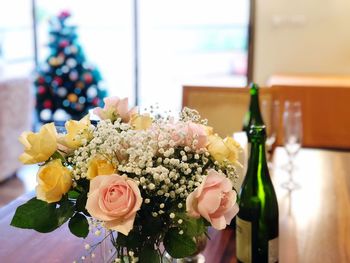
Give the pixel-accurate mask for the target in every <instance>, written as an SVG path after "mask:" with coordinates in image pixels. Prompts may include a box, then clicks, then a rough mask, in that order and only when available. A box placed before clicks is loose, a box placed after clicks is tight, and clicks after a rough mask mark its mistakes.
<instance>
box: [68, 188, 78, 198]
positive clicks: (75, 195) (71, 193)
mask: <svg viewBox="0 0 350 263" xmlns="http://www.w3.org/2000/svg"><path fill="white" fill-rule="evenodd" d="M79 195H80V193H79V192H77V191H75V190H70V191H69V192H68V198H70V199H77V198H78V197H79Z"/></svg>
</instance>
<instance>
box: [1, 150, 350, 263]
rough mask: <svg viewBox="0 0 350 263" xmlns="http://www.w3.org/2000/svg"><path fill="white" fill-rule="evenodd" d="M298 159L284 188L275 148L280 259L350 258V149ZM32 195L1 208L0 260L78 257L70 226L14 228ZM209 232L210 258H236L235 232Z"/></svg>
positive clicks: (225, 261)
mask: <svg viewBox="0 0 350 263" xmlns="http://www.w3.org/2000/svg"><path fill="white" fill-rule="evenodd" d="M295 163H296V169H295V172H294V179H295V180H296V181H297V182H298V183H299V185H300V188H299V189H297V190H294V191H293V192H288V191H287V190H285V189H283V188H281V187H280V185H281V183H282V182H284V181H286V180H287V179H288V173H287V172H286V169H285V165H286V164H287V156H286V154H285V152H284V149H283V148H277V149H276V151H275V154H274V161H273V167H272V168H271V169H270V171H271V174H272V178H273V183H274V186H275V189H276V193H277V196H278V201H279V219H280V230H279V232H280V235H279V255H280V262H282V263H284V262H305V263H306V262H307V263H310V262H311V263H312V262H323V263H327V262H332V263H333V262H350V200H349V199H350V152H341V151H329V150H318V149H302V150H301V151H300V152H299V154H298V155H297V157H296V159H295ZM29 197H30V196H28V195H26V196H23V197H21V198H19V199H17V200H15V201H14V202H12V203H11V204H9V205H8V206H6V207H4V208H2V209H1V210H0V244H1V246H0V261H1V262H10V263H14V262H28V263H31V262H50V263H51V262H72V261H73V260H76V259H79V258H80V256H81V255H83V254H84V242H86V241H85V240H83V239H79V238H76V237H74V236H73V235H71V234H70V233H69V231H68V229H67V226H66V225H64V226H63V227H61V228H60V229H58V230H56V231H54V232H52V233H49V234H40V233H37V232H35V231H32V230H23V229H16V228H13V227H11V226H9V223H10V221H11V218H12V216H13V213H14V211H15V208H16V207H17V206H18V205H19V204H21V203H23V202H24V201H25V200H27V199H28V198H29ZM210 236H211V240H209V241H208V244H207V247H206V250H205V251H204V255H205V257H206V262H208V263H216V262H217V263H233V262H236V258H235V234H234V231H232V230H230V229H226V230H224V231H215V230H213V229H210ZM90 241H91V240H90ZM88 242H89V241H88ZM88 262H90V261H88ZM92 262H100V260H97V259H95V260H94V261H92Z"/></svg>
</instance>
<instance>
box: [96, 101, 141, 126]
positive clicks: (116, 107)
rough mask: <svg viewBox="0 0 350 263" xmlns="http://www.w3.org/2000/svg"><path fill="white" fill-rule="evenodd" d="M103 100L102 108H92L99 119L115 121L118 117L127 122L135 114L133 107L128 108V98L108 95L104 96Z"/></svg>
mask: <svg viewBox="0 0 350 263" xmlns="http://www.w3.org/2000/svg"><path fill="white" fill-rule="evenodd" d="M103 101H104V103H105V105H104V107H103V108H100V107H97V108H95V109H94V114H96V115H97V116H99V117H100V119H101V120H106V119H109V120H111V121H115V120H117V119H118V118H119V117H120V118H121V119H122V121H123V122H129V121H130V119H131V118H132V116H133V115H134V114H136V108H135V107H134V108H132V109H130V110H129V105H128V104H129V103H128V98H124V99H119V98H118V97H108V98H104V99H103Z"/></svg>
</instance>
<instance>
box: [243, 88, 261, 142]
mask: <svg viewBox="0 0 350 263" xmlns="http://www.w3.org/2000/svg"><path fill="white" fill-rule="evenodd" d="M249 93H250V104H249V109H248V111H247V112H246V114H245V116H244V119H243V129H242V130H243V131H245V132H246V134H247V136H248V133H249V130H250V126H252V125H264V121H263V118H262V116H261V113H260V107H259V86H258V85H257V84H255V83H251V84H250V89H249Z"/></svg>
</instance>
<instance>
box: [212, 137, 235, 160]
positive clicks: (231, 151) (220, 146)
mask: <svg viewBox="0 0 350 263" xmlns="http://www.w3.org/2000/svg"><path fill="white" fill-rule="evenodd" d="M208 140H209V144H208V151H209V153H210V154H211V155H212V156H213V157H214V159H215V160H216V161H218V162H219V163H222V162H224V161H225V160H226V161H229V162H231V163H236V162H237V160H238V153H239V151H240V146H239V144H238V143H237V142H236V141H235V140H234V139H233V138H231V137H226V138H225V140H223V139H222V138H221V137H220V136H218V135H216V134H215V135H210V136H209V138H208Z"/></svg>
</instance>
